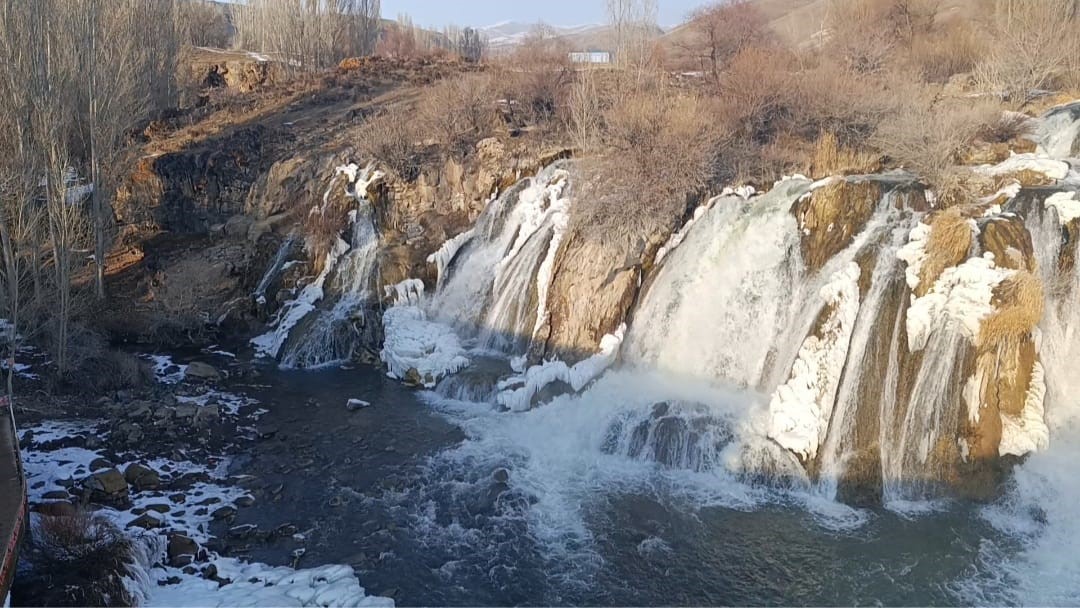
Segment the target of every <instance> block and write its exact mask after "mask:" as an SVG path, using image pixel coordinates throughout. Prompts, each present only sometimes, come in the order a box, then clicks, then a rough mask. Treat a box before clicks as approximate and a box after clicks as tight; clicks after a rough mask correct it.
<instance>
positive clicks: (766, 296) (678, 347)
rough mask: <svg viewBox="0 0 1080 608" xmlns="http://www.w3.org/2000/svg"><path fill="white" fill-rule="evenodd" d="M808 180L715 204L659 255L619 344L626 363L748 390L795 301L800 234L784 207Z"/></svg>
mask: <svg viewBox="0 0 1080 608" xmlns="http://www.w3.org/2000/svg"><path fill="white" fill-rule="evenodd" d="M810 185H811V184H810V181H809V180H805V179H789V180H785V181H783V182H780V183H779V184H777V186H776V187H775V188H773V189H772V190H771V191H770V192H769V193H767V194H765V195H763V196H761V197H757V198H753V199H749V200H747V199H743V198H741V197H738V196H727V197H722V198H720V199H719V200H717V201H716V202H714V203H713V204H712V205H711V207H709V208H708V209H707V210H706V211H705V212H704V213H703V214H701V216H700V217H699V218H697V219H696V220H695V222H694V224H693V226H692V227H691V229H690V230H689V231H688V232H687V233H686V235H685V237H684V238H683V239H682V242H681V243H680V244H679V245H678V247H676V248H674V249H673V250H671V251H670V252H669V253H667V255H666V257H665V258H664V262H663V264H662V266H661V267H660V269H659V271H658V272H657V273H656V275H655V277H654V278H653V280H652V282H651V283H650V284H649V285H648V288H647V290H646V293H645V294H644V295H643V296H642V299H641V300H640V302H639V304H638V307H637V310H636V311H635V312H634V314H633V320H632V323H631V324H630V330H629V332H628V335H627V337H626V343H625V345H624V348H623V356H624V357H625V359H626V360H627V361H628V362H629V363H632V364H634V365H639V366H643V367H647V368H650V369H656V370H659V371H662V372H664V373H668V374H671V375H673V376H688V377H692V378H698V379H706V380H724V381H727V382H730V383H731V384H734V385H738V386H743V387H750V388H753V387H756V386H757V385H758V383H759V382H760V380H761V378H762V376H763V375H764V374H765V370H766V365H767V362H768V360H769V358H770V356H774V353H773V350H774V349H773V346H774V332H775V331H776V329H775V328H781V327H783V326H785V325H786V324H787V322H788V320H789V319H790V317H791V315H792V314H793V313H794V312H796V311H797V309H798V308H799V307H800V306H802V305H803V302H802V301H801V298H800V297H799V295H800V292H801V291H802V289H803V286H802V285H801V281H800V280H799V277H801V275H802V272H803V271H802V262H801V260H800V259H799V255H798V242H799V231H798V227H797V225H796V221H795V217H794V216H793V215H792V214H791V212H790V209H791V206H792V205H793V204H794V203H795V202H796V201H797V200H798V199H799V197H801V196H802V195H803V194H805V193H807V192H808V191H809V189H810Z"/></svg>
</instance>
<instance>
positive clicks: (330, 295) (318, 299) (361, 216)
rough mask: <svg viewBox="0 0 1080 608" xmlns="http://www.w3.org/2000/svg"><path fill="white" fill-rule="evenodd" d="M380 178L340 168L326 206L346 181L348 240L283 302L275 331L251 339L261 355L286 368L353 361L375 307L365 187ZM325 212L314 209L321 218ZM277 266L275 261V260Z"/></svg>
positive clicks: (373, 243)
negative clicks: (352, 204)
mask: <svg viewBox="0 0 1080 608" xmlns="http://www.w3.org/2000/svg"><path fill="white" fill-rule="evenodd" d="M380 177H381V173H379V172H378V171H376V170H375V169H374V166H373V165H368V166H367V167H365V168H363V169H361V168H360V167H358V166H357V165H354V164H353V165H345V166H342V167H339V168H338V169H337V170H336V171H335V174H334V178H333V180H332V181H331V183H330V186H329V187H328V188H327V191H326V195H325V196H324V197H323V207H325V206H326V205H328V204H329V202H328V200H329V196H330V194H331V192H332V191H333V190H334V188H335V187H336V185H337V183H338V180H339V179H341V178H345V179H346V180H347V181H348V184H349V188H348V195H349V196H350V197H351V198H352V199H353V200H354V201H355V208H353V209H351V210H350V211H349V212H348V217H349V226H350V228H351V231H350V237H349V240H348V241H346V240H344V239H342V238H341V237H338V239H337V240H336V241H335V243H334V245H332V248H331V250H330V252H329V253H327V255H326V260H325V261H324V263H323V269H322V272H320V274H319V275H318V276H317V277H316V278H315V279H314V280H313V281H312V282H311V283H309V284H308V285H307V286H305V287H304V289H303V290H301V292H300V293H299V295H298V296H297V297H296V298H295V299H293V300H290V301H289V302H287V303H285V305H284V306H283V307H282V309H281V310H280V311H279V312H278V315H277V318H276V319H275V321H274V323H273V324H272V326H273V329H271V330H270V331H269V332H267V333H265V334H263V335H261V336H258V337H256V338H254V339H253V340H252V343H253V344H254V345H255V347H256V349H257V350H258V351H259V352H260V353H261V354H263V355H266V356H270V357H275V358H277V359H278V360H279V361H280V363H281V365H282V366H283V367H302V368H307V367H318V366H322V365H328V364H331V363H336V362H340V361H344V360H347V359H349V358H350V357H352V355H353V354H354V352H355V350H356V348H357V347H358V346H359V345H360V344H361V342H362V341H363V338H364V334H363V330H362V329H361V328H362V327H364V326H365V325H367V326H369V327H370V325H369V324H367V323H366V319H365V315H364V307H365V306H366V305H370V304H372V303H373V302H374V278H375V277H374V274H375V262H376V259H377V255H378V234H377V233H376V231H375V225H374V223H373V218H374V216H373V211H372V208H371V203H370V201H368V200H367V198H366V193H367V188H368V187H369V186H370V185H371V184H372V183H373V182H375V181H376V180H378V179H379V178H380ZM321 212H323V209H322V208H319V207H316V208H314V209H312V213H321ZM275 264H276V259H275Z"/></svg>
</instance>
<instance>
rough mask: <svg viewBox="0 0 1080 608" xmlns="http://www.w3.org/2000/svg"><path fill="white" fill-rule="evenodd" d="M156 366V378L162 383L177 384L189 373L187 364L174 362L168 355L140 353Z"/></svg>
mask: <svg viewBox="0 0 1080 608" xmlns="http://www.w3.org/2000/svg"><path fill="white" fill-rule="evenodd" d="M140 356H141V357H142V358H143V359H146V360H147V361H149V362H150V363H151V364H152V365H153V366H154V380H156V381H157V382H159V383H161V384H177V383H179V382H180V381H181V380H183V379H184V376H185V374H187V366H186V365H180V364H179V363H174V362H173V360H172V357H170V356H168V355H149V354H147V355H140Z"/></svg>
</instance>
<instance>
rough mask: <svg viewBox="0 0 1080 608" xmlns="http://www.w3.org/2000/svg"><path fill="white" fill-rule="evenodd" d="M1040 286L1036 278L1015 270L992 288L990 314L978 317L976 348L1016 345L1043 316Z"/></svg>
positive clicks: (1029, 273) (1040, 282)
mask: <svg viewBox="0 0 1080 608" xmlns="http://www.w3.org/2000/svg"><path fill="white" fill-rule="evenodd" d="M1043 302H1044V299H1043V285H1042V281H1041V280H1039V277H1037V276H1035V275H1034V274H1033V273H1031V272H1028V271H1026V270H1018V271H1016V272H1015V273H1013V274H1012V275H1011V276H1009V278H1007V279H1005V280H1004V281H1002V282H1001V283H1000V284H999V285H998V286H997V287H995V288H994V297H993V304H994V309H995V310H994V313H993V314H991V315H990V316H988V317H986V318H985V319H983V320H982V324H981V327H980V329H979V346H980V348H982V349H984V350H987V351H992V350H995V349H996V348H997V347H998V346H1000V345H1004V344H1017V343H1019V341H1020V340H1022V339H1025V338H1026V337H1027V336H1029V335H1030V334H1031V331H1032V330H1033V329H1035V327H1036V326H1038V324H1039V321H1041V320H1042V316H1043Z"/></svg>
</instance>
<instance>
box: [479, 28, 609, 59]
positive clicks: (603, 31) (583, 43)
mask: <svg viewBox="0 0 1080 608" xmlns="http://www.w3.org/2000/svg"><path fill="white" fill-rule="evenodd" d="M536 25H537V24H535V23H522V22H520V21H503V22H500V23H495V24H493V25H488V26H485V27H481V28H477V29H479V31H480V33H482V34H483V35H485V36H487V39H488V47H489V48H490V49H491V50H492V51H494V52H500V51H507V50H510V49H512V48H513V47H515V46H517V45H519V44H521V42H522V41H523V40H525V38H526V37H527V36H528V35H529V32H531V31H532V30H533V28H535V27H536ZM548 27H550V28H551V29H552V30H554V32H555V34H556V35H558V36H559V37H560V38H564V39H565V40H566V41H567V42H568V43H569V44H570V46H572V47H574V48H578V49H582V50H585V49H603V50H610V45H611V27H610V26H608V25H606V24H595V23H591V24H585V25H572V26H548Z"/></svg>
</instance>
